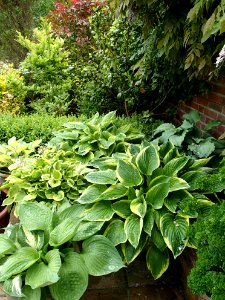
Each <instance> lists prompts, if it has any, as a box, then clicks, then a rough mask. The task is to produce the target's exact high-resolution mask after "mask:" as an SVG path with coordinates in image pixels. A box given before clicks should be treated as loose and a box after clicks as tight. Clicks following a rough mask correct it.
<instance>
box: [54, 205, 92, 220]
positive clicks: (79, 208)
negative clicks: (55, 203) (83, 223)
mask: <svg viewBox="0 0 225 300" xmlns="http://www.w3.org/2000/svg"><path fill="white" fill-rule="evenodd" d="M91 205H92V204H86V205H85V204H76V203H74V204H73V205H71V206H70V207H67V208H66V209H64V210H63V211H60V212H59V214H58V216H59V220H60V221H63V220H65V219H67V218H71V219H77V218H81V217H82V214H83V212H84V211H85V210H86V209H87V208H90V207H91ZM59 210H60V208H59ZM59 210H58V211H59Z"/></svg>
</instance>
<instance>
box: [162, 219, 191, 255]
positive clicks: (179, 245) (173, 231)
mask: <svg viewBox="0 0 225 300" xmlns="http://www.w3.org/2000/svg"><path fill="white" fill-rule="evenodd" d="M188 227H189V220H188V219H186V218H183V217H180V216H174V214H171V213H166V214H164V215H163V216H162V217H161V219H160V229H161V232H162V235H163V238H164V241H165V243H166V245H167V247H168V248H169V249H170V250H171V251H172V253H173V256H174V258H176V257H177V256H178V255H180V254H181V252H182V251H183V250H184V248H185V246H186V244H187V232H188Z"/></svg>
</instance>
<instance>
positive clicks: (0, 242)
mask: <svg viewBox="0 0 225 300" xmlns="http://www.w3.org/2000/svg"><path fill="white" fill-rule="evenodd" d="M15 251H16V246H15V244H14V242H13V241H12V240H10V239H9V238H8V237H7V236H6V235H4V234H1V235H0V258H1V257H3V256H4V255H7V254H13V253H14V252H15Z"/></svg>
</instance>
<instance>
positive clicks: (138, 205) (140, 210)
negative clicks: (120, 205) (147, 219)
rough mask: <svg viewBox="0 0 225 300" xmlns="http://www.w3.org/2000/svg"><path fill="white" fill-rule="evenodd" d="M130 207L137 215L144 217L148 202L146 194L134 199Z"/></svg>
mask: <svg viewBox="0 0 225 300" xmlns="http://www.w3.org/2000/svg"><path fill="white" fill-rule="evenodd" d="M130 209H131V211H132V212H133V213H134V214H135V215H138V216H139V217H141V218H144V216H145V214H146V211H147V204H146V201H145V198H144V196H141V197H139V198H138V199H134V200H132V201H131V204H130Z"/></svg>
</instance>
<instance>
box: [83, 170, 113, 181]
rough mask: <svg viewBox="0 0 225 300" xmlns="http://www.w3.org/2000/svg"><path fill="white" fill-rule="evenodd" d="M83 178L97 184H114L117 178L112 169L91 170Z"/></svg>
mask: <svg viewBox="0 0 225 300" xmlns="http://www.w3.org/2000/svg"><path fill="white" fill-rule="evenodd" d="M85 178H86V179H87V181H89V182H92V183H97V184H115V183H116V180H117V178H116V172H115V171H112V170H106V171H96V172H91V173H88V174H87V175H86V176H85Z"/></svg>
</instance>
